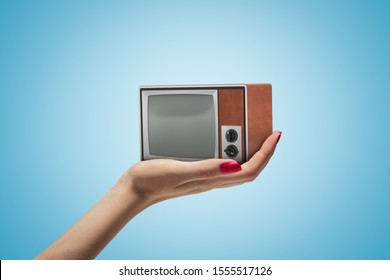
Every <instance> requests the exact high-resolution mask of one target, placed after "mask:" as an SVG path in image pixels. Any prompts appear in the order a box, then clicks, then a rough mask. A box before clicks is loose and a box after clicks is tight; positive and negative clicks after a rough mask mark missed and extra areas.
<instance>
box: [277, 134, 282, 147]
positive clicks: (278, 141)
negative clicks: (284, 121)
mask: <svg viewBox="0 0 390 280" xmlns="http://www.w3.org/2000/svg"><path fill="white" fill-rule="evenodd" d="M280 136H282V132H280V134H279V136H278V140H276V144H278V143H279V140H280Z"/></svg>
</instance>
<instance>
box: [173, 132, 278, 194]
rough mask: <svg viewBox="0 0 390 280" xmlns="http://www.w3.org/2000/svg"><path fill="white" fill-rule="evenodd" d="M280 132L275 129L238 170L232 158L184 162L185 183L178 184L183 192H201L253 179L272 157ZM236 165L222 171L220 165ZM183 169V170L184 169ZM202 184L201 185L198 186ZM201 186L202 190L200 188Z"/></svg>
mask: <svg viewBox="0 0 390 280" xmlns="http://www.w3.org/2000/svg"><path fill="white" fill-rule="evenodd" d="M280 135H281V132H280V131H275V132H274V133H272V134H271V135H270V136H269V137H268V138H267V139H266V141H265V142H264V144H263V145H262V147H261V149H260V150H259V151H258V152H257V153H256V154H255V155H253V157H252V158H251V159H250V160H249V161H248V162H246V163H244V164H243V165H242V166H241V168H242V171H240V172H237V170H238V171H239V169H238V168H239V165H238V163H236V162H235V161H232V160H221V159H209V160H203V161H198V162H186V163H184V164H185V166H183V172H186V173H187V175H186V179H187V180H186V181H187V183H185V184H183V185H181V186H179V188H181V189H182V191H183V192H188V191H190V192H201V191H204V190H203V188H204V189H206V190H207V189H213V188H218V187H220V186H225V185H226V186H234V185H238V184H243V183H245V182H250V181H253V180H254V179H255V178H256V177H257V176H258V175H259V173H260V172H261V171H262V170H263V169H264V167H265V166H266V165H267V163H268V162H269V160H270V158H271V157H272V155H273V153H274V151H275V147H276V144H277V142H278V140H279V138H280ZM223 164H227V165H230V164H231V165H233V166H235V164H237V165H238V167H237V170H232V171H236V172H231V173H224V172H223V171H222V170H221V169H223V168H221V165H222V166H223ZM184 170H185V171H184ZM222 175H223V176H222ZM200 186H202V187H200ZM200 188H202V190H200Z"/></svg>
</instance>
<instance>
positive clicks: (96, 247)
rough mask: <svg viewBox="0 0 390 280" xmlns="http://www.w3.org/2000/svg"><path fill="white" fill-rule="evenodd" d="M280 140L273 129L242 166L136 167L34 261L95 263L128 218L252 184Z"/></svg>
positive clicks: (164, 163)
mask: <svg viewBox="0 0 390 280" xmlns="http://www.w3.org/2000/svg"><path fill="white" fill-rule="evenodd" d="M280 136H281V132H280V131H274V132H273V133H272V134H271V135H270V136H269V137H268V138H267V140H266V141H265V142H264V144H263V145H262V147H261V149H260V150H259V151H258V152H257V153H256V154H255V155H254V156H253V157H252V158H251V159H250V160H249V161H248V162H246V163H244V164H242V165H241V166H240V165H239V164H238V163H236V162H235V161H232V160H226V159H208V160H202V161H195V162H183V161H176V160H170V159H156V160H149V161H142V162H139V163H137V164H135V165H134V166H132V167H131V168H129V169H128V170H127V171H126V172H125V173H124V174H123V175H122V177H121V178H120V179H119V180H118V182H117V183H116V184H115V185H114V186H113V187H112V188H111V189H110V190H109V191H108V192H107V193H106V194H105V195H104V196H103V198H102V199H101V200H100V201H99V202H97V203H96V204H95V205H94V206H93V207H92V208H91V209H90V210H89V211H88V212H87V213H86V214H85V215H84V216H83V217H82V218H81V219H80V220H79V221H78V222H76V224H74V225H73V226H72V227H71V228H70V229H69V230H68V231H67V232H66V233H65V234H64V235H63V236H61V237H60V238H59V239H58V240H57V241H55V242H54V243H53V244H52V245H51V246H50V247H48V248H47V249H46V250H45V251H43V252H42V253H41V254H39V255H38V256H37V257H36V258H35V259H57V260H58V259H73V260H76V259H94V258H95V257H96V256H97V255H98V254H99V253H100V252H101V250H103V249H104V247H105V246H106V245H107V244H108V243H109V242H110V241H111V240H112V238H114V236H115V235H116V234H117V233H118V232H119V231H120V230H121V229H122V228H123V227H124V226H125V225H126V224H127V223H128V222H129V221H130V220H131V219H132V218H134V217H135V216H136V215H137V214H138V213H140V212H141V211H142V210H144V209H146V208H147V207H149V206H151V205H153V204H155V203H158V202H160V201H163V200H167V199H170V198H175V197H180V196H184V195H190V194H196V193H201V192H205V191H209V190H212V189H217V188H225V187H231V186H236V185H241V184H243V183H246V182H250V181H253V180H255V179H256V177H257V176H258V175H259V174H260V172H261V171H262V170H263V169H264V167H265V166H266V165H267V163H268V162H269V160H270V159H271V157H272V155H273V153H274V151H275V148H276V145H277V143H278V141H279V139H280Z"/></svg>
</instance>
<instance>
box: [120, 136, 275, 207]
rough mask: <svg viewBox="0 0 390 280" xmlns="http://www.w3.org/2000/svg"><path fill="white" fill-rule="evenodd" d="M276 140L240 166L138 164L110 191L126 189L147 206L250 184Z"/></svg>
mask: <svg viewBox="0 0 390 280" xmlns="http://www.w3.org/2000/svg"><path fill="white" fill-rule="evenodd" d="M280 136H281V132H280V131H275V132H274V133H272V134H271V135H270V136H269V137H268V139H267V140H266V141H265V142H264V144H263V145H262V147H261V149H260V150H259V151H258V152H257V153H256V154H255V155H254V156H253V157H252V158H251V159H250V160H249V161H248V162H246V163H244V164H243V165H242V166H240V165H239V164H238V163H237V162H235V161H234V160H229V159H208V160H202V161H195V162H183V161H176V160H170V159H154V160H148V161H142V162H139V163H137V164H136V165H134V166H133V167H131V168H130V169H128V170H127V171H126V172H125V174H123V176H122V177H121V178H120V179H119V181H118V183H117V184H116V186H115V187H114V188H126V189H127V190H129V191H131V192H132V193H134V194H135V195H137V196H139V197H140V198H142V199H143V200H145V201H147V202H148V204H153V203H156V202H159V201H162V200H166V199H169V198H174V197H179V196H183V195H189V194H195V193H200V192H205V191H208V190H212V189H216V188H224V187H230V186H234V185H240V184H243V183H245V182H249V181H253V180H254V179H255V178H256V177H257V176H258V175H259V174H260V172H261V171H262V170H263V169H264V167H265V166H266V165H267V163H268V161H269V160H270V158H271V157H272V155H273V153H274V151H275V147H276V144H277V142H278V141H279V138H280Z"/></svg>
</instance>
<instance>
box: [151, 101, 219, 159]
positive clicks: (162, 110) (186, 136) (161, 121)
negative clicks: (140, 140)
mask: <svg viewBox="0 0 390 280" xmlns="http://www.w3.org/2000/svg"><path fill="white" fill-rule="evenodd" d="M215 116H216V113H215V109H214V99H213V97H212V96H211V95H201V94H163V95H151V96H149V98H148V133H149V151H150V154H151V155H156V156H170V157H178V158H213V157H214V154H215V143H216V139H215V135H216V131H215V130H216V127H215V123H216V120H215V118H216V117H215Z"/></svg>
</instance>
